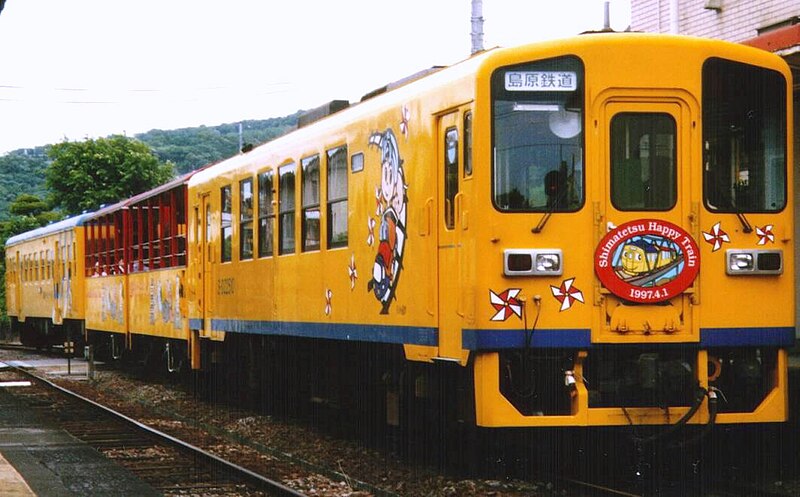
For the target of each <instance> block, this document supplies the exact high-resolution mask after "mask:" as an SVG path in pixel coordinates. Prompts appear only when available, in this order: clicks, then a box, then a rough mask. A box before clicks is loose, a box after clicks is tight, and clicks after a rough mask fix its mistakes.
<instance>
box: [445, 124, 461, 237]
mask: <svg viewBox="0 0 800 497" xmlns="http://www.w3.org/2000/svg"><path fill="white" fill-rule="evenodd" d="M444 155H445V157H444V198H445V211H444V224H445V226H446V227H447V229H453V228H454V227H455V200H456V194H458V129H456V128H448V129H447V132H446V133H445V135H444Z"/></svg>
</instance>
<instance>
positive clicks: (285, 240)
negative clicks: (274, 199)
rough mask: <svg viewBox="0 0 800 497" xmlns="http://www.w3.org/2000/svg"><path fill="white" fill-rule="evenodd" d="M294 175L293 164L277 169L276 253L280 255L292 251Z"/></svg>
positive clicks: (294, 168)
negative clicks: (278, 214) (277, 237)
mask: <svg viewBox="0 0 800 497" xmlns="http://www.w3.org/2000/svg"><path fill="white" fill-rule="evenodd" d="M295 175H296V167H295V165H294V164H287V165H285V166H281V167H280V169H278V211H279V212H280V219H279V221H278V222H279V223H280V225H279V226H278V233H279V244H278V253H279V254H281V255H283V254H292V253H294V210H295V204H294V198H295V190H294V178H295Z"/></svg>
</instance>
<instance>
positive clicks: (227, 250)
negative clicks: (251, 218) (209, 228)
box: [219, 184, 233, 263]
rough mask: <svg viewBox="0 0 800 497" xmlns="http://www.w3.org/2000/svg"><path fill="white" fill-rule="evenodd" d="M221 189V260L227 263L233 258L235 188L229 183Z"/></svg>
mask: <svg viewBox="0 0 800 497" xmlns="http://www.w3.org/2000/svg"><path fill="white" fill-rule="evenodd" d="M219 191H220V198H219V201H220V203H219V212H220V217H219V251H220V257H219V260H220V262H223V263H225V262H231V261H232V260H233V190H232V188H231V185H230V184H228V185H225V186H222V187H220V189H219ZM226 216H227V218H226Z"/></svg>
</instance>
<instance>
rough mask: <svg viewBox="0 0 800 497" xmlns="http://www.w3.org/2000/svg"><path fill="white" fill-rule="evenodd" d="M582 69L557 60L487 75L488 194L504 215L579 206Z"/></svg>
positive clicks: (571, 60) (567, 60) (572, 60)
mask: <svg viewBox="0 0 800 497" xmlns="http://www.w3.org/2000/svg"><path fill="white" fill-rule="evenodd" d="M583 74H584V71H583V64H582V63H581V61H580V60H579V59H578V58H576V57H560V58H557V59H550V60H544V61H538V62H532V63H527V64H522V65H517V66H509V67H503V68H500V69H498V70H497V71H495V72H494V74H493V75H492V113H493V116H492V121H493V125H492V143H493V151H494V157H493V167H492V175H493V176H492V190H493V194H492V197H493V200H494V204H495V207H496V208H497V209H499V210H501V211H507V212H531V211H534V212H536V211H538V212H547V211H554V212H559V211H562V212H564V211H574V210H577V209H578V208H579V207H580V206H581V204H582V203H583V192H584V185H583V176H584V175H583V119H584V116H583V87H584V76H583Z"/></svg>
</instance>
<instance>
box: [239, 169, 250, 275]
mask: <svg viewBox="0 0 800 497" xmlns="http://www.w3.org/2000/svg"><path fill="white" fill-rule="evenodd" d="M252 258H253V180H252V179H249V178H248V179H245V180H242V181H240V182H239V260H246V259H252Z"/></svg>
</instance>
